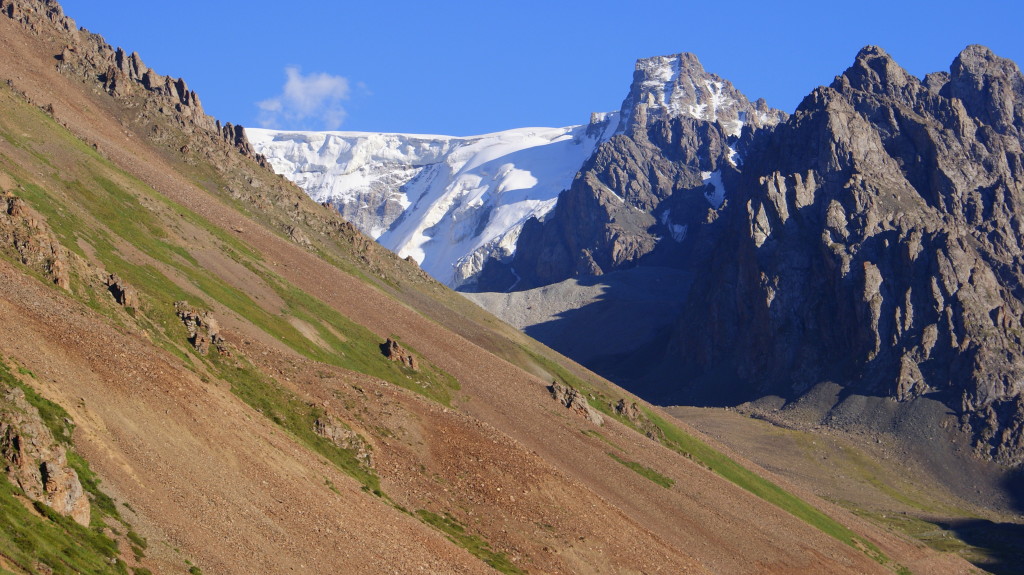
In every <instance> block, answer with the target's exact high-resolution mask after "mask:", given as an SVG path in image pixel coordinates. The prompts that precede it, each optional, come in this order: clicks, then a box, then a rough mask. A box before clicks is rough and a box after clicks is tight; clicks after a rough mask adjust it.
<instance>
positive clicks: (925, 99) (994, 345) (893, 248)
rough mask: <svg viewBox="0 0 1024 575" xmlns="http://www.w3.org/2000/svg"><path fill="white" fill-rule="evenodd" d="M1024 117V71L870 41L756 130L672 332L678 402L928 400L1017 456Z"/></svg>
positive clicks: (985, 447)
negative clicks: (781, 118) (934, 58)
mask: <svg viewBox="0 0 1024 575" xmlns="http://www.w3.org/2000/svg"><path fill="white" fill-rule="evenodd" d="M1022 118H1024V78H1022V76H1021V73H1020V71H1019V70H1018V69H1017V67H1016V65H1014V64H1013V63H1012V62H1010V61H1008V60H1003V59H1000V58H998V57H996V56H995V55H993V54H992V53H991V52H990V51H988V50H987V49H985V48H982V47H978V46H972V47H969V48H967V49H966V50H964V52H963V53H961V54H960V56H959V57H958V58H957V59H956V61H955V62H954V63H953V65H952V67H951V68H950V73H949V74H932V75H929V76H928V77H926V78H925V79H924V80H923V81H921V80H918V79H916V78H914V77H913V76H911V75H909V74H908V73H906V72H905V71H904V70H903V69H902V68H900V67H899V66H898V65H897V64H896V63H895V62H894V61H893V60H892V59H891V58H890V57H889V56H888V55H887V54H886V53H885V52H884V51H882V50H880V49H878V48H874V47H869V48H865V49H864V50H862V51H861V52H860V54H858V56H857V59H856V61H855V63H854V65H853V66H851V67H850V68H849V69H848V70H847V71H846V72H845V73H844V74H843V75H842V76H839V77H837V78H836V80H835V81H834V82H833V83H832V85H831V86H829V87H823V88H819V89H817V90H815V91H814V92H813V93H812V94H811V95H809V96H808V97H807V98H806V99H805V100H804V102H803V103H802V104H801V106H800V108H799V109H798V110H797V112H796V113H795V114H794V116H793V117H792V118H790V119H789V121H788V122H786V123H785V124H781V125H779V126H778V127H777V128H775V129H773V130H763V131H759V132H757V133H754V134H752V135H751V137H750V138H749V145H748V146H747V153H746V155H745V161H744V164H743V167H742V172H741V173H739V174H738V175H737V177H736V180H735V183H734V185H732V186H729V193H730V195H729V197H728V199H727V203H728V205H727V206H726V207H725V208H724V209H723V210H721V211H720V214H719V218H718V219H717V220H716V223H715V225H716V226H718V227H720V228H721V231H720V233H719V234H718V235H717V236H716V237H717V238H719V241H718V243H717V244H716V246H715V255H714V256H713V257H712V258H711V261H713V262H714V264H713V265H712V266H711V269H710V270H708V271H706V272H705V273H704V279H703V280H698V281H697V282H696V285H695V286H694V287H693V291H692V292H691V300H690V302H689V306H688V308H687V311H686V312H685V313H684V316H683V318H682V319H681V320H680V322H679V328H678V329H677V332H676V335H675V337H674V344H675V345H674V347H675V353H673V354H671V359H669V360H668V363H669V364H671V365H672V368H673V369H674V370H676V371H677V372H678V373H682V374H686V375H684V376H683V377H680V378H678V381H679V385H680V390H681V391H682V392H683V394H684V395H685V394H688V393H689V394H700V393H707V390H708V389H709V388H708V386H713V385H723V386H727V387H723V388H720V389H719V390H717V391H719V392H721V393H723V394H726V393H728V394H735V393H737V392H740V393H741V395H743V396H745V398H752V397H755V396H759V395H763V394H779V395H782V396H784V397H789V398H793V397H796V396H799V394H800V393H801V392H803V391H804V390H806V389H807V388H808V387H810V386H811V385H814V384H816V383H819V382H822V381H834V382H837V383H840V384H841V385H844V386H846V387H847V388H848V389H849V390H850V391H852V392H854V393H861V394H867V395H882V396H889V397H892V398H895V399H896V400H899V401H908V400H912V399H914V398H916V397H919V396H922V395H925V394H930V395H934V396H935V397H936V398H940V399H941V400H942V401H943V402H945V403H946V405H948V406H949V407H950V408H951V409H952V410H954V411H955V412H956V413H958V414H960V415H961V421H962V423H963V426H964V428H965V430H968V431H969V432H970V433H972V434H973V436H974V438H975V441H976V445H977V446H978V449H979V451H981V452H984V453H985V454H987V455H989V456H991V457H992V458H994V459H996V460H998V461H1000V462H1003V463H1008V464H1017V463H1020V462H1022V461H1024V449H1022V445H1021V440H1020V433H1019V432H1020V427H1021V421H1022V419H1024V411H1022V408H1024V402H1022V400H1021V392H1022V391H1024V350H1022V340H1021V337H1022V334H1024V332H1022V330H1021V317H1022V313H1024V304H1022V301H1024V260H1022V257H1021V255H1022V248H1024V245H1022V243H1021V233H1020V232H1021V224H1022V223H1024V222H1022V220H1021V217H1022V215H1024V213H1022V210H1021V207H1020V206H1021V205H1022V204H1021V202H1022V200H1024V195H1022V194H1024V155H1022V134H1024V130H1022V128H1024V121H1022ZM737 382H739V383H738V384H737ZM741 400H742V399H741Z"/></svg>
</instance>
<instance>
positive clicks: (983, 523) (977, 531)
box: [937, 519, 1024, 575]
mask: <svg viewBox="0 0 1024 575" xmlns="http://www.w3.org/2000/svg"><path fill="white" fill-rule="evenodd" d="M937 525H939V527H942V528H943V529H946V530H948V531H952V532H953V533H955V534H956V536H957V537H959V538H960V539H961V540H963V541H964V542H965V543H968V544H970V545H972V546H974V547H976V548H978V549H979V550H980V551H981V553H982V554H983V555H984V557H983V558H974V560H973V561H972V563H974V565H976V566H978V567H980V568H982V569H984V570H986V571H988V572H990V573H994V574H996V575H1022V574H1024V525H1021V524H1019V523H996V522H994V521H989V520H987V519H969V520H962V521H948V522H938V523H937Z"/></svg>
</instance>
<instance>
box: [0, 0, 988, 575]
mask: <svg viewBox="0 0 1024 575" xmlns="http://www.w3.org/2000/svg"><path fill="white" fill-rule="evenodd" d="M0 14H2V15H3V17H0V46H2V49H3V51H4V53H5V55H6V57H5V58H3V59H0V78H2V79H3V80H5V82H4V83H2V84H0V188H2V192H3V194H4V201H5V203H4V210H3V213H4V214H5V215H4V216H3V217H0V232H2V233H0V240H2V241H3V244H2V246H0V248H2V249H0V256H2V257H0V291H2V293H3V294H4V297H3V298H0V317H2V318H3V323H4V326H5V329H4V330H3V331H2V332H0V360H2V364H3V366H4V368H3V369H0V383H2V386H3V394H2V396H0V397H2V400H0V401H2V402H3V406H2V407H0V417H3V418H4V419H3V424H4V425H5V426H6V427H3V428H2V431H3V433H4V435H3V438H4V441H3V442H0V447H2V448H3V449H0V454H2V456H3V461H4V462H5V471H7V472H8V473H6V474H5V475H4V477H5V479H0V511H2V512H3V513H4V517H5V519H6V520H5V521H4V522H3V523H4V525H5V526H6V527H5V528H4V529H3V531H0V569H3V570H4V571H8V572H12V573H19V574H20V573H50V572H55V573H72V572H110V573H128V572H132V573H134V574H136V575H141V574H144V573H146V572H149V571H152V572H159V573H185V572H188V573H193V574H194V573H240V574H242V573H285V572H291V571H295V572H302V573H353V572H355V573H381V572H399V573H408V572H417V571H423V572H430V573H478V572H479V573H485V572H493V571H495V570H497V571H499V572H504V573H522V572H537V573H566V572H574V573H594V572H603V573H644V572H646V573H653V572H671V573H730V574H732V573H807V572H829V573H891V572H906V571H908V570H909V571H914V572H921V573H965V572H969V571H970V568H969V566H968V565H967V564H966V563H963V562H962V561H960V560H959V559H957V558H955V557H950V556H945V555H941V554H937V553H935V552H933V551H930V550H928V549H926V548H924V547H922V546H920V545H918V544H915V543H911V542H909V541H908V540H905V539H903V538H901V537H899V536H896V535H894V534H892V533H889V532H887V531H885V530H881V529H878V528H876V527H873V526H872V525H871V524H869V523H866V522H864V521H862V520H860V519H858V518H856V517H854V516H852V515H850V514H848V513H846V512H844V511H842V510H841V509H839V508H837V507H835V506H833V505H831V504H828V503H826V502H824V501H821V500H819V499H816V498H814V497H813V496H809V495H806V494H805V493H804V492H802V491H799V490H797V491H792V490H787V489H788V485H787V484H785V483H784V482H783V483H780V482H779V480H778V478H777V477H775V476H773V475H772V474H769V473H767V472H765V471H764V470H762V469H760V468H758V467H756V466H753V465H750V464H749V463H746V462H745V461H744V460H742V459H740V458H737V457H729V456H727V455H725V454H723V453H722V452H720V451H716V450H714V449H713V448H712V447H710V446H709V445H708V444H707V443H705V442H704V441H703V440H701V439H700V436H699V435H698V434H696V433H695V432H692V431H690V430H688V429H685V428H683V427H679V426H675V425H672V424H671V423H669V418H668V417H667V416H666V415H665V414H663V413H662V412H661V411H659V410H657V409H656V408H653V407H651V406H649V405H647V404H645V403H643V402H641V401H639V400H636V399H635V398H634V397H633V396H631V395H629V394H627V393H626V392H624V391H623V390H621V389H619V388H617V387H615V386H613V385H611V384H609V383H608V382H606V381H604V380H601V379H600V378H598V377H596V376H594V375H593V374H590V373H589V372H586V371H585V370H584V369H582V368H580V367H579V366H576V365H575V364H572V363H571V362H569V361H568V360H565V359H563V358H561V357H559V356H558V355H557V354H555V353H553V352H551V351H550V350H547V349H546V348H544V347H543V346H540V345H539V344H537V343H536V342H533V341H531V340H529V339H528V338H526V337H525V336H522V335H521V334H519V333H518V332H515V331H514V330H512V329H511V328H509V327H508V326H506V325H504V324H502V323H501V322H499V321H497V320H496V319H494V318H493V317H491V316H489V315H487V314H485V313H483V312H482V311H481V310H479V309H478V308H476V307H475V306H473V305H472V304H470V303H468V302H467V301H465V300H464V299H462V298H461V297H460V296H458V295H457V294H455V293H454V292H451V291H449V290H447V288H444V287H443V286H442V285H441V284H439V283H437V282H435V281H434V280H432V279H430V278H429V277H428V276H426V274H424V273H423V272H422V271H421V270H420V269H419V268H418V267H417V266H415V265H414V264H413V263H411V262H407V261H403V260H401V259H399V258H398V257H397V256H395V255H393V254H391V253H390V252H388V251H386V250H385V249H384V248H382V247H380V246H378V245H377V244H375V243H374V242H373V241H372V240H370V239H369V238H367V237H366V236H364V235H362V234H360V233H359V232H357V231H356V230H355V228H354V227H353V226H352V225H351V224H349V223H347V222H345V221H344V220H342V219H341V217H340V216H339V215H338V214H337V213H336V211H335V210H333V209H332V208H329V207H325V206H321V205H319V204H317V203H315V202H313V201H312V200H310V199H309V198H308V197H307V196H306V195H305V194H304V193H303V192H302V191H301V190H299V189H298V188H295V187H294V186H293V185H291V184H290V183H289V182H287V181H285V180H284V179H283V178H280V177H278V176H276V175H274V174H273V173H271V172H270V171H269V170H267V169H266V168H265V167H264V166H262V165H261V163H260V158H258V157H255V156H254V155H253V154H252V152H251V147H250V146H249V145H248V142H247V141H246V139H245V137H244V133H242V132H241V131H240V130H239V129H237V128H235V127H233V126H228V125H221V124H219V123H218V122H216V121H215V120H213V119H212V118H209V117H208V116H206V115H205V114H204V113H203V112H202V108H201V106H200V104H199V100H198V98H197V97H196V95H195V94H194V93H192V92H190V91H189V90H188V89H187V87H186V85H185V82H184V81H182V80H174V79H171V78H168V77H166V76H161V75H159V74H157V73H156V72H154V71H152V70H149V69H148V68H147V67H146V66H145V65H144V64H143V62H142V59H141V58H140V57H139V56H137V55H135V54H128V53H127V52H125V51H122V50H116V49H113V48H111V47H109V46H107V45H106V44H105V43H104V42H103V41H102V39H101V38H99V37H98V36H95V35H91V34H89V33H86V32H84V31H78V30H76V28H75V25H74V23H73V21H71V20H70V19H68V18H67V17H66V16H64V15H63V13H62V11H61V10H60V7H59V6H58V5H57V4H56V3H55V2H53V1H45V2H44V1H33V0H19V1H13V0H0ZM17 390H20V394H19V391H17ZM22 395H24V399H22ZM25 402H28V403H30V404H31V405H32V407H33V408H34V409H35V411H36V412H38V417H35V415H34V412H33V409H30V408H29V407H26V404H25ZM40 426H45V427H47V428H48V429H49V430H50V434H51V435H52V436H53V442H52V444H51V443H50V442H46V445H43V442H42V439H41V438H42V437H43V436H44V435H45V434H44V433H42V432H40V431H37V430H39V429H41V427H40ZM29 444H32V445H33V446H34V447H39V448H40V449H39V450H37V451H33V450H29V449H27V448H25V447H24V446H26V445H29ZM62 453H63V456H62ZM27 457H33V458H36V459H33V460H32V461H41V462H42V463H39V464H38V466H37V467H36V468H37V469H39V470H40V474H39V475H36V474H34V473H26V474H18V473H16V472H17V471H18V469H19V468H22V467H25V466H24V465H23V463H24V462H25V461H28V460H27V459H26V458H27ZM62 457H63V459H62ZM65 462H66V464H65ZM35 465H36V464H34V463H33V466H35ZM29 467H32V466H29ZM28 471H31V469H29V470H28ZM72 472H74V475H75V476H76V477H77V481H79V484H80V485H81V489H78V488H77V487H76V484H75V483H74V482H73V481H71V476H72ZM33 481H38V482H40V485H39V486H38V487H39V490H37V489H36V485H35V484H34V483H32V482H33ZM784 487H785V489H784ZM40 492H42V493H45V494H48V495H41V494H40ZM83 492H84V493H88V494H89V495H86V496H85V497H86V498H87V499H88V501H89V502H90V507H89V525H88V526H83V525H81V524H80V523H79V522H77V521H75V520H76V519H81V520H82V522H85V518H84V512H83V511H82V505H81V504H80V503H79V502H80V501H81V500H82V499H81V493H83ZM65 495H67V497H65ZM72 496H73V497H72ZM62 501H63V502H67V503H70V505H68V506H61V505H57V504H58V503H60V502H62ZM64 512H68V513H71V517H72V519H70V520H69V519H67V518H66V517H65V516H64V515H62V513H64Z"/></svg>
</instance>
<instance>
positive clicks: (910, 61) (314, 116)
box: [61, 0, 1024, 135]
mask: <svg viewBox="0 0 1024 575" xmlns="http://www.w3.org/2000/svg"><path fill="white" fill-rule="evenodd" d="M61 3H62V5H63V6H64V8H65V11H66V12H67V13H68V15H70V16H71V17H72V18H74V19H75V20H76V21H77V23H78V25H79V26H85V27H86V28H88V29H89V30H91V31H94V32H98V33H99V34H102V35H103V36H104V37H105V38H106V40H107V42H109V43H110V44H112V45H115V46H121V47H124V48H125V49H126V50H128V51H133V50H134V51H137V52H139V54H140V55H141V56H142V58H143V61H145V62H146V64H147V65H149V66H150V67H152V68H154V69H155V70H156V71H157V72H159V73H161V74H167V75H172V76H180V77H183V78H185V80H186V82H188V84H189V86H190V87H191V88H192V89H194V90H196V91H197V92H198V94H199V97H200V99H201V100H202V102H203V105H204V106H205V108H206V111H207V113H210V114H212V115H214V116H216V117H217V118H218V119H221V120H223V121H229V122H233V123H236V124H242V125H245V126H260V125H261V124H269V125H272V126H273V127H279V128H287V129H332V128H337V129H343V130H364V131H381V132H408V133H433V134H451V135H473V134H482V133H487V132H494V131H498V130H503V129H509V128H516V127H524V126H567V125H572V124H580V123H584V122H586V121H587V120H588V119H589V116H590V113H591V112H601V111H610V110H616V109H618V108H619V105H620V104H621V102H622V99H623V98H624V97H625V95H626V92H627V91H628V89H629V82H630V80H631V78H632V71H633V64H634V62H635V61H636V59H637V58H643V57H648V56H658V55H666V54H674V53H678V52H684V51H686V52H693V53H694V54H696V55H697V57H698V58H699V59H700V61H701V62H702V63H703V64H704V67H705V68H706V69H707V70H708V71H711V72H714V73H717V74H719V75H720V76H722V77H724V78H727V79H729V80H730V81H732V82H733V83H734V84H735V85H736V86H737V87H738V88H739V89H740V90H741V91H743V92H744V93H745V94H746V95H747V96H748V97H750V98H751V99H754V98H758V97H764V98H765V99H766V100H768V103H769V104H770V105H772V106H775V107H778V108H782V109H784V110H786V111H787V112H791V111H793V109H794V108H795V107H796V106H797V104H799V102H800V100H801V99H802V98H803V96H805V95H806V94H807V93H808V92H810V91H811V90H812V89H813V88H814V87H816V86H818V85H822V84H828V83H830V82H831V81H832V79H833V77H834V76H836V75H837V74H840V73H842V72H843V70H845V69H846V68H847V67H848V66H849V65H850V63H851V62H852V61H853V58H854V56H855V55H856V53H857V50H858V49H860V48H861V47H862V46H864V45H867V44H876V45H879V46H881V47H883V48H884V49H885V50H886V51H888V52H889V53H890V54H891V55H892V56H893V57H894V58H895V59H896V60H897V62H899V63H900V64H902V65H903V67H904V68H906V69H907V70H909V71H910V72H911V73H912V74H914V75H916V76H919V77H920V76H923V75H924V74H926V73H928V72H934V71H938V70H948V68H949V64H950V63H951V62H952V60H953V58H955V57H956V55H957V53H959V51H960V50H962V49H963V47H964V46H966V45H968V44H974V43H976V44H984V45H986V46H989V47H990V48H992V49H993V50H994V51H995V52H996V53H997V54H999V55H1000V56H1003V57H1006V58H1010V59H1012V60H1014V61H1016V62H1017V63H1018V64H1022V63H1024V39H1022V38H1024V36H1022V22H1024V3H1021V2H1019V1H1018V0H978V1H976V2H973V3H966V2H962V1H961V2H952V1H947V0H934V1H930V2H929V1H918V0H887V1H876V0H860V1H858V2H826V1H820V0H819V1H815V2H809V1H803V0H800V1H797V0H794V1H789V2H786V1H777V2H768V1H760V2H750V1H746V0H734V1H732V2H709V1H707V0H704V1H702V2H690V1H650V0H634V1H632V2H628V3H627V2H611V1H605V0H590V1H577V0H562V1H560V0H539V1H538V0H517V1H515V2H513V1H509V0H488V1H484V2H481V1H479V0H478V1H474V2H470V1H462V0H451V1H444V0H435V1H434V2H427V1H385V0H362V1H359V2H350V1H316V2H314V1H311V0H291V2H280V1H275V2H268V1H264V0H247V1H242V0H214V1H212V2H211V1H210V0H204V1H198V0H178V1H176V2H174V3H173V4H170V7H169V6H168V3H164V2H138V0H135V1H133V2H129V1H127V0H102V1H98V0H62V2H61Z"/></svg>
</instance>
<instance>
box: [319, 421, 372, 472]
mask: <svg viewBox="0 0 1024 575" xmlns="http://www.w3.org/2000/svg"><path fill="white" fill-rule="evenodd" d="M313 432H314V433H316V434H317V435H319V436H320V437H323V438H324V439H326V440H328V441H330V442H331V443H333V444H334V445H337V446H338V447H340V448H341V449H345V450H348V451H351V452H352V453H353V454H354V455H355V458H356V459H357V460H358V461H359V463H360V464H361V465H363V466H364V467H368V468H373V446H372V445H370V444H369V442H367V441H366V439H364V438H363V436H362V435H359V434H358V433H356V432H355V431H353V430H352V429H351V428H349V427H348V426H347V425H345V424H344V423H341V422H339V421H338V420H336V419H335V418H334V417H332V416H330V415H323V416H321V417H318V418H317V419H316V421H314V422H313Z"/></svg>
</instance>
